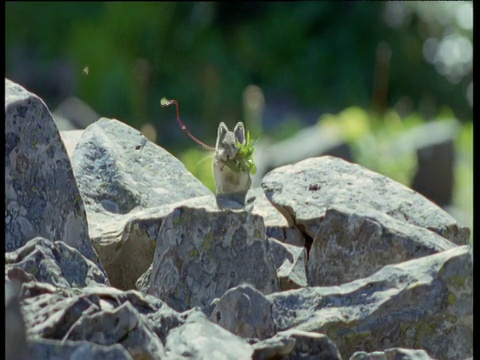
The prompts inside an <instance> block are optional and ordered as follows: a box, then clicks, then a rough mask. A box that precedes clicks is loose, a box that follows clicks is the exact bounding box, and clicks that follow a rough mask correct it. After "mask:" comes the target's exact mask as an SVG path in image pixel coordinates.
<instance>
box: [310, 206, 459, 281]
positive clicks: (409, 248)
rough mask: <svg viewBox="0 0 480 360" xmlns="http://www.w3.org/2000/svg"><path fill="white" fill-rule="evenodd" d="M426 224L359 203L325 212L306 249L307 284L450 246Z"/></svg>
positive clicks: (346, 277) (358, 274)
mask: <svg viewBox="0 0 480 360" xmlns="http://www.w3.org/2000/svg"><path fill="white" fill-rule="evenodd" d="M455 246H457V245H455V244H454V243H452V242H450V241H448V240H447V239H445V238H443V237H441V236H440V235H438V234H436V233H434V232H432V231H430V230H427V229H425V228H422V227H419V226H415V225H411V224H409V223H406V222H403V221H400V220H396V219H394V218H392V217H390V216H388V215H386V214H384V213H382V212H380V211H376V210H373V209H371V208H369V207H366V206H364V207H362V206H361V205H359V206H358V207H357V209H355V210H351V209H349V208H345V207H340V206H333V207H331V208H329V209H328V210H327V211H326V212H325V217H324V218H323V221H322V222H321V224H320V227H319V230H318V233H317V236H316V237H315V239H314V241H313V244H312V247H311V249H310V253H309V261H308V284H309V285H310V286H331V285H339V284H343V283H346V282H350V281H353V280H356V279H359V278H364V277H367V276H369V275H372V274H373V273H374V272H376V271H377V270H379V269H381V268H382V267H383V266H384V265H388V264H396V263H401V262H403V261H408V260H411V259H415V258H420V257H422V256H427V255H431V254H434V253H437V252H440V251H444V250H448V249H451V248H453V247H455Z"/></svg>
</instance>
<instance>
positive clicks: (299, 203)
mask: <svg viewBox="0 0 480 360" xmlns="http://www.w3.org/2000/svg"><path fill="white" fill-rule="evenodd" d="M262 187H263V189H264V191H265V194H266V196H267V198H268V199H269V200H270V201H271V202H272V203H273V204H274V206H275V207H276V208H277V209H279V210H280V211H282V213H283V214H284V215H285V216H286V217H288V218H290V219H291V221H292V222H294V223H295V224H297V226H298V227H299V228H300V230H302V231H303V232H304V233H305V234H307V235H308V236H309V237H311V238H312V239H313V238H315V236H316V235H317V233H318V230H319V227H320V225H321V222H322V219H323V217H324V216H325V211H326V210H327V209H329V208H331V207H333V206H339V205H340V206H344V207H348V208H350V209H352V210H354V209H357V208H358V207H361V208H364V207H371V208H373V209H375V210H378V211H381V212H383V213H385V214H387V215H390V216H391V217H393V218H395V219H397V220H400V221H404V222H406V223H409V224H412V225H416V226H419V227H423V228H426V229H429V230H432V231H434V232H436V233H438V234H439V235H441V236H443V237H445V238H446V239H448V240H450V241H452V242H454V243H456V244H459V245H463V244H467V243H468V241H469V236H470V230H469V229H468V228H467V227H463V226H460V225H459V224H458V223H457V222H456V221H455V219H454V218H453V217H451V216H450V215H449V214H448V213H446V212H445V211H444V210H442V209H441V208H439V207H438V206H437V205H435V204H434V203H432V202H431V201H429V200H427V199H426V198H425V197H423V196H422V195H420V194H418V193H416V192H415V191H413V190H411V189H409V188H408V187H406V186H404V185H402V184H400V183H398V182H396V181H393V180H391V179H389V178H387V177H385V176H383V175H380V174H378V173H375V172H373V171H370V170H368V169H366V168H364V167H362V166H359V165H357V164H352V163H349V162H347V161H345V160H342V159H339V158H335V157H332V156H322V157H317V158H310V159H306V160H303V161H300V162H298V163H296V164H294V165H287V166H282V167H280V168H277V169H275V170H273V171H271V172H269V173H268V174H267V175H265V177H264V178H263V181H262Z"/></svg>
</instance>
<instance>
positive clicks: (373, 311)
mask: <svg viewBox="0 0 480 360" xmlns="http://www.w3.org/2000/svg"><path fill="white" fill-rule="evenodd" d="M472 255H473V251H472V247H471V246H469V245H465V246H457V247H455V248H453V249H450V250H447V251H443V252H440V253H437V254H434V255H429V256H425V257H423V258H420V259H414V260H410V261H406V262H403V263H400V264H396V265H387V266H385V267H383V268H382V269H381V270H379V271H377V272H376V273H375V274H373V275H371V276H369V277H367V278H364V279H359V280H356V281H353V282H350V283H347V284H343V285H340V286H334V287H309V288H304V289H299V290H290V291H286V292H282V293H274V294H271V295H268V296H267V299H270V300H271V301H272V302H273V306H272V314H273V318H274V321H275V323H276V324H277V327H278V329H279V330H286V329H290V328H297V329H300V330H304V331H314V332H321V333H324V334H326V335H327V336H328V337H329V338H330V339H331V340H332V341H333V342H334V343H335V344H336V345H337V347H338V349H339V351H340V353H341V354H343V356H344V357H346V358H349V357H350V356H351V355H352V354H353V353H354V352H356V351H369V352H371V351H375V350H378V349H388V348H392V347H405V348H412V349H424V350H425V351H427V352H428V353H429V354H430V355H431V356H432V357H434V358H442V359H464V358H466V357H469V356H472V350H473V302H472V286H473V273H472V268H473V257H472Z"/></svg>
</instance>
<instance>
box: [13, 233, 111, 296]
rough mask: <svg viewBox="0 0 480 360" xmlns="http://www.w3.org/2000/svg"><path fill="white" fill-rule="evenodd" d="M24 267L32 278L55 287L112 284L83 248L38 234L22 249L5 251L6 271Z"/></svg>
mask: <svg viewBox="0 0 480 360" xmlns="http://www.w3.org/2000/svg"><path fill="white" fill-rule="evenodd" d="M19 268H20V269H23V270H24V271H25V272H26V273H28V274H30V275H32V280H33V279H34V280H36V281H39V282H44V283H49V284H52V285H54V286H55V287H77V288H82V287H85V286H98V284H105V285H107V284H108V279H107V278H106V276H105V274H104V273H103V272H102V271H101V270H100V269H99V268H98V267H97V266H96V265H95V263H93V262H92V261H90V260H88V259H87V258H85V257H84V256H83V255H82V254H80V252H79V251H77V250H76V249H74V248H72V247H70V246H68V245H66V244H65V243H64V242H63V241H50V240H47V239H44V238H42V237H39V236H38V237H35V238H34V239H32V240H30V241H29V242H28V243H26V244H25V245H24V246H22V247H21V248H19V249H17V250H15V251H12V252H9V253H5V271H9V272H10V271H12V270H15V269H19Z"/></svg>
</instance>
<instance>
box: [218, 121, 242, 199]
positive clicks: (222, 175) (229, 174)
mask: <svg viewBox="0 0 480 360" xmlns="http://www.w3.org/2000/svg"><path fill="white" fill-rule="evenodd" d="M237 143H240V144H242V145H245V127H244V126H243V123H242V122H238V123H237V125H235V128H234V129H233V131H230V130H229V129H228V127H227V125H225V123H223V122H221V123H220V125H219V126H218V131H217V142H216V145H215V155H214V157H213V176H214V178H215V187H216V193H217V195H222V194H237V195H239V196H240V197H243V199H244V198H245V194H246V193H247V191H248V190H249V189H250V186H251V185H252V180H251V178H250V172H248V171H234V170H232V169H231V168H230V167H229V166H228V165H227V161H228V160H234V159H235V158H236V156H237V154H238V150H239V148H238V146H237Z"/></svg>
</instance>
